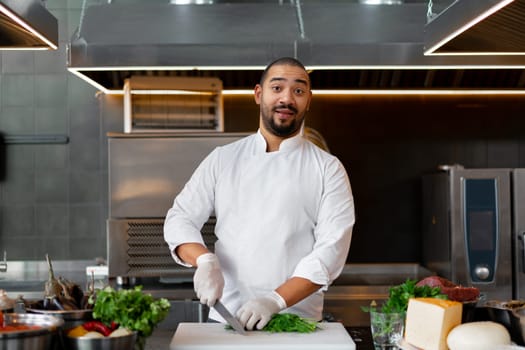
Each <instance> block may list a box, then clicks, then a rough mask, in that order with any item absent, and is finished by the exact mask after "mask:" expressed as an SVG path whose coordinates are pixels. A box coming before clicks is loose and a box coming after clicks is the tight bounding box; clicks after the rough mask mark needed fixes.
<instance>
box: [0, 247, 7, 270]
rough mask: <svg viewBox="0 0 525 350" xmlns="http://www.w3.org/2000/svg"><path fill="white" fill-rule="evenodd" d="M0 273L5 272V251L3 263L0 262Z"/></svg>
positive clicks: (5, 252)
mask: <svg viewBox="0 0 525 350" xmlns="http://www.w3.org/2000/svg"><path fill="white" fill-rule="evenodd" d="M0 272H7V251H6V250H4V261H1V262H0Z"/></svg>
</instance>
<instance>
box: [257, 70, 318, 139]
mask: <svg viewBox="0 0 525 350" xmlns="http://www.w3.org/2000/svg"><path fill="white" fill-rule="evenodd" d="M311 97H312V92H311V91H310V80H309V78H308V74H307V73H306V72H305V71H304V70H303V69H302V68H301V67H295V66H290V65H276V66H273V67H271V68H270V70H269V71H268V73H267V76H266V79H265V81H264V82H263V84H262V86H261V85H260V84H257V85H256V86H255V102H256V103H257V104H258V105H260V110H261V112H260V113H261V121H262V126H263V127H264V129H266V130H267V131H268V132H270V133H272V134H274V135H276V136H279V137H282V138H287V137H290V136H293V135H295V134H297V133H298V132H299V129H300V128H301V125H302V123H303V120H304V116H305V114H306V112H307V111H308V108H309V107H310V100H311Z"/></svg>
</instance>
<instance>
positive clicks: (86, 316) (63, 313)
mask: <svg viewBox="0 0 525 350" xmlns="http://www.w3.org/2000/svg"><path fill="white" fill-rule="evenodd" d="M26 311H27V312H28V313H33V314H42V315H51V316H55V317H58V318H61V319H63V320H64V327H63V328H64V329H68V328H73V327H76V326H78V325H81V324H83V323H84V322H87V321H91V320H92V319H93V310H92V309H82V310H42V309H38V308H34V307H32V306H29V307H27V308H26Z"/></svg>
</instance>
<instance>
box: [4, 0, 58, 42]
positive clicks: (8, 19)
mask: <svg viewBox="0 0 525 350" xmlns="http://www.w3.org/2000/svg"><path fill="white" fill-rule="evenodd" d="M57 48H58V21H57V19H56V18H55V17H54V16H53V15H52V14H51V13H50V12H49V11H48V10H47V9H46V8H45V7H44V6H43V5H42V3H41V1H40V0H2V1H0V50H1V49H4V50H5V49H10V50H28V49H31V50H48V49H52V50H56V49H57Z"/></svg>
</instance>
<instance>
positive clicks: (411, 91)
mask: <svg viewBox="0 0 525 350" xmlns="http://www.w3.org/2000/svg"><path fill="white" fill-rule="evenodd" d="M193 69H201V70H221V69H222V70H223V69H229V70H262V69H264V67H254V66H251V67H198V68H195V67H194V68H189V67H100V68H99V67H97V68H68V70H69V71H70V72H71V73H73V74H75V75H76V76H77V77H79V78H80V79H82V80H84V81H86V82H87V83H89V84H91V85H92V86H94V87H95V88H97V89H98V90H100V91H102V92H103V93H105V94H108V95H123V94H124V90H111V89H107V88H106V87H104V86H103V85H101V84H99V83H98V82H96V81H95V80H93V79H90V78H89V77H88V76H86V75H84V74H82V73H81V72H80V71H110V70H111V71H113V70H117V71H118V70H130V71H133V70H193ZM326 69H334V70H344V69H346V70H356V69H403V70H406V69H525V65H499V66H496V65H491V66H487V65H472V66H464V65H457V66H359V67H357V66H344V67H343V66H335V67H334V66H315V67H307V70H309V71H311V70H326ZM157 91H158V94H182V93H185V94H195V92H191V91H182V90H170V91H159V90H157ZM157 91H155V92H154V93H157ZM312 92H313V93H314V94H316V95H356V96H359V95H525V89H519V90H518V89H514V90H504V89H501V90H495V89H406V90H405V89H390V90H389V89H362V90H361V89H327V90H315V89H314V90H312ZM132 93H133V94H141V93H142V94H149V93H152V92H150V91H148V90H142V92H141V91H140V90H135V91H133V92H132ZM200 93H202V92H200ZM205 93H208V92H205ZM209 93H210V94H213V92H209ZM222 94H223V95H252V94H253V89H252V90H250V89H242V90H235V89H232V90H228V89H225V90H222Z"/></svg>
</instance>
